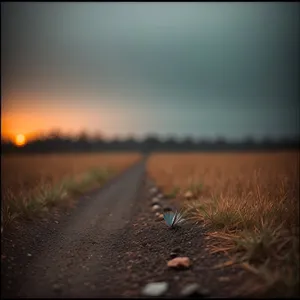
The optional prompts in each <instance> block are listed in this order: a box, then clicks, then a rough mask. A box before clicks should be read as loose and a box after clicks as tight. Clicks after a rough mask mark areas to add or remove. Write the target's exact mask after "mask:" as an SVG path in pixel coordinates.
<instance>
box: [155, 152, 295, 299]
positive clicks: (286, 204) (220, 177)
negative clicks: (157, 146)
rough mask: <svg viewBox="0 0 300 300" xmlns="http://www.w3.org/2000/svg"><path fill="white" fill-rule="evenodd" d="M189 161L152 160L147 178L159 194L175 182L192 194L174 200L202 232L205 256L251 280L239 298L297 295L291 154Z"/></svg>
mask: <svg viewBox="0 0 300 300" xmlns="http://www.w3.org/2000/svg"><path fill="white" fill-rule="evenodd" d="M197 155H198V157H197ZM197 155H196V154H195V155H190V156H188V155H186V156H185V157H181V158H179V157H177V158H175V157H174V158H173V159H174V160H173V161H172V160H171V159H170V158H169V161H167V159H166V158H165V157H163V156H162V155H161V156H160V157H157V158H156V159H157V161H155V157H153V158H152V166H151V165H150V170H152V177H153V178H154V179H155V180H156V181H157V182H158V183H159V184H160V185H161V186H164V187H165V189H166V190H172V184H173V183H174V182H176V186H180V183H181V190H182V191H190V192H191V193H192V194H193V196H194V197H193V199H191V200H186V199H185V198H184V197H183V196H182V195H184V194H182V195H180V194H177V199H178V200H180V202H181V204H182V206H183V207H185V208H186V210H187V212H188V214H189V216H190V219H191V220H192V221H194V222H195V223H197V224H201V225H202V226H204V227H205V228H206V232H207V233H206V235H207V242H208V245H209V248H210V251H211V252H212V253H216V252H223V253H226V254H227V255H229V257H230V260H231V261H235V262H236V263H238V264H240V266H241V267H242V268H244V269H246V270H248V271H249V272H250V273H251V274H253V275H254V276H253V277H251V280H250V281H249V283H246V284H245V286H242V287H241V288H240V289H239V292H240V293H243V294H245V293H246V294H250V295H252V294H255V293H256V294H257V293H261V294H263V293H265V294H266V295H271V293H273V294H272V295H281V296H287V297H290V296H291V295H295V292H298V294H299V290H297V286H299V169H298V166H297V161H299V154H298V153H288V154H284V153H282V154H281V153H279V154H248V155H245V154H244V155H240V157H239V155H237V154H235V155H232V154H227V155H226V154H223V155H222V154H219V156H218V155H205V154H203V155H201V154H197ZM178 156H179V155H178ZM241 158H242V159H241ZM160 159H161V160H164V162H165V165H163V164H162V163H160V161H159V160H160ZM239 159H240V160H239ZM178 162H180V163H178ZM150 164H151V162H150ZM158 166H161V167H158ZM170 166H171V167H172V170H173V171H174V173H173V174H168V177H165V176H166V172H164V171H163V168H164V167H165V168H166V169H167V168H170ZM196 166H198V170H197V171H196ZM197 172H198V173H197ZM197 174H198V175H199V176H198V178H199V179H198V182H199V184H197ZM191 180H192V181H193V187H195V186H196V187H201V188H198V189H196V188H194V189H192V188H191V184H190V182H191ZM204 187H205V189H204ZM274 293H275V294H274Z"/></svg>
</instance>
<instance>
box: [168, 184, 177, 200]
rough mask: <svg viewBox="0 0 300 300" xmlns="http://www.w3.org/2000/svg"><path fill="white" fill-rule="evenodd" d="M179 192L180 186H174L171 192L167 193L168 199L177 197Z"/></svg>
mask: <svg viewBox="0 0 300 300" xmlns="http://www.w3.org/2000/svg"><path fill="white" fill-rule="evenodd" d="M179 192H180V188H179V187H178V186H174V187H173V189H172V190H171V192H170V193H167V194H166V195H165V196H166V197H167V198H168V199H173V198H176V196H177V195H178V194H179Z"/></svg>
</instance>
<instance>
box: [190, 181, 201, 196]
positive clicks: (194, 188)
mask: <svg viewBox="0 0 300 300" xmlns="http://www.w3.org/2000/svg"><path fill="white" fill-rule="evenodd" d="M188 190H189V191H191V192H192V194H193V195H194V196H199V195H200V194H201V192H202V191H203V184H202V183H199V182H198V183H196V182H193V183H191V184H190V185H189V187H188Z"/></svg>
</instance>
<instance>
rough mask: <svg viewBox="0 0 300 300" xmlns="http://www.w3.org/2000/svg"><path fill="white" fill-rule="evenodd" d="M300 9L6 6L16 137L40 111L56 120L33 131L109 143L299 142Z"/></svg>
mask: <svg viewBox="0 0 300 300" xmlns="http://www.w3.org/2000/svg"><path fill="white" fill-rule="evenodd" d="M299 11H300V10H299V3H284V2H281V3H280V2H274V3H271V2H267V3H260V2H255V3H247V2H244V3H209V2H207V3H205V2H202V3H201V2H199V3H184V2H182V3H180V2H177V3H138V2H137V3H109V2H106V3H104V2H103V3H83V2H82V3H80V2H78V3H75V2H74V3H24V4H23V3H2V4H1V49H2V51H1V52H2V53H1V60H2V67H1V68H2V70H1V73H2V99H3V102H2V105H3V116H6V118H7V120H8V118H11V119H10V120H8V121H7V124H8V125H7V124H6V123H5V124H6V125H5V126H6V129H7V128H8V127H10V128H8V129H7V130H11V131H16V130H19V131H20V130H22V128H23V127H22V124H21V125H19V127H20V128H19V127H18V129H12V126H13V125H11V124H12V123H13V122H12V121H11V120H13V118H17V117H16V116H19V117H18V120H24V121H22V122H23V123H27V127H28V126H29V125H28V122H29V121H28V118H27V119H26V118H25V117H23V115H24V114H27V115H28V114H29V113H28V112H30V115H31V116H32V119H34V118H37V116H38V117H39V118H42V119H45V118H46V116H47V122H48V123H43V125H38V124H42V121H39V122H37V121H35V122H33V123H34V124H36V125H34V126H35V127H40V128H35V129H45V128H50V127H60V128H62V129H63V130H72V129H74V130H79V129H80V128H82V129H86V130H88V131H90V132H94V131H96V130H100V131H102V132H103V133H105V134H107V135H121V136H122V135H128V134H134V135H137V136H140V135H144V134H147V133H158V134H161V135H162V136H165V135H167V134H176V135H177V136H179V137H180V136H183V135H190V136H204V137H216V136H224V137H226V138H242V137H244V136H246V135H252V136H254V137H256V138H261V137H264V136H266V135H268V136H271V137H279V136H284V135H286V136H291V135H295V134H299V101H298V99H299V87H298V81H299V50H300V49H299V28H300V17H299ZM49 114H50V116H53V118H50V117H49ZM21 115H22V117H21ZM36 115H37V116H36ZM22 118H23V119H22ZM26 120H27V121H26ZM20 122H21V121H20ZM33 123H32V124H33ZM24 126H25V125H24ZM25 127H26V126H25ZM25 127H24V128H25ZM27 127H26V128H27ZM28 128H29V127H28ZM24 130H25V129H24ZM26 130H29V129H26Z"/></svg>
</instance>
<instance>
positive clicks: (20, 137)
mask: <svg viewBox="0 0 300 300" xmlns="http://www.w3.org/2000/svg"><path fill="white" fill-rule="evenodd" d="M15 144H16V145H17V146H19V147H21V146H24V145H25V144H26V138H25V136H24V134H17V135H16V138H15Z"/></svg>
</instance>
